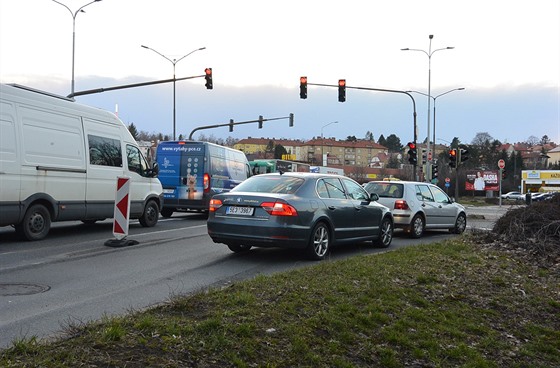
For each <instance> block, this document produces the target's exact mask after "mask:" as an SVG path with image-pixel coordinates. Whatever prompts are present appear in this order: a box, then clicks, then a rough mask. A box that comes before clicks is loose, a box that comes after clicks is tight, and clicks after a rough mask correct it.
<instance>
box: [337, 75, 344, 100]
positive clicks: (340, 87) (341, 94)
mask: <svg viewBox="0 0 560 368" xmlns="http://www.w3.org/2000/svg"><path fill="white" fill-rule="evenodd" d="M344 101H346V79H339V80H338V102H344Z"/></svg>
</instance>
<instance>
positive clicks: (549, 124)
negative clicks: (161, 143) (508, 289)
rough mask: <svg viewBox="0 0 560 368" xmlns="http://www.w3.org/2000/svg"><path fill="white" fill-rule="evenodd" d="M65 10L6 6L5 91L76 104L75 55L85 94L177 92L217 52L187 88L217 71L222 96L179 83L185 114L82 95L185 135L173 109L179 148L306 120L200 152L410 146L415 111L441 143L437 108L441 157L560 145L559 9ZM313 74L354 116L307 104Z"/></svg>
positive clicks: (177, 6) (237, 5) (378, 5)
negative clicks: (457, 146)
mask: <svg viewBox="0 0 560 368" xmlns="http://www.w3.org/2000/svg"><path fill="white" fill-rule="evenodd" d="M59 2H60V3H62V4H64V5H66V6H67V7H68V8H69V9H70V10H69V9H67V8H65V7H64V6H63V5H61V4H58V3H56V2H54V1H52V0H0V82H1V83H17V84H23V85H26V86H30V87H33V88H37V89H41V90H46V91H49V92H52V93H57V94H61V95H65V96H66V95H68V94H70V92H71V80H72V53H73V50H74V53H75V61H74V72H75V90H76V91H84V90H90V89H97V88H108V87H114V86H120V85H126V84H133V83H142V82H149V81H156V80H163V79H170V78H172V77H173V70H174V68H173V63H172V61H173V60H179V59H181V58H182V57H183V56H185V55H187V54H189V53H191V52H192V51H194V50H196V49H199V48H202V47H205V49H204V50H200V51H194V52H192V53H191V54H190V55H188V56H186V57H185V58H184V59H181V60H180V61H177V62H176V64H175V75H176V77H177V78H182V77H193V76H201V75H203V74H204V69H205V68H207V67H211V68H212V70H213V84H214V89H213V90H207V89H206V88H205V86H204V78H201V77H197V78H193V79H188V80H183V81H178V82H176V91H175V100H174V99H173V84H172V83H167V84H157V85H150V86H143V87H138V88H131V89H121V90H115V91H106V92H103V93H98V94H90V95H86V96H78V97H76V101H77V102H80V103H84V104H88V105H92V106H96V107H99V108H102V109H105V110H109V111H113V112H117V113H118V115H119V117H120V118H121V119H122V120H123V122H124V123H125V124H127V125H128V124H131V123H134V125H135V126H136V127H137V129H138V130H140V131H145V132H148V133H152V132H156V133H159V132H161V133H163V134H166V135H170V136H172V133H173V106H174V101H175V112H176V123H175V126H176V132H177V136H179V134H182V135H183V136H185V137H188V136H189V135H190V133H191V132H192V130H194V129H195V128H198V127H202V126H208V125H217V124H225V123H228V122H229V121H230V119H233V120H234V121H236V122H243V121H250V120H256V119H258V117H259V115H262V116H263V117H264V118H265V119H275V118H283V117H287V116H289V114H290V113H293V114H294V126H293V127H289V126H288V119H278V120H271V121H267V122H265V123H264V126H263V129H258V128H257V125H256V124H244V125H239V126H236V127H235V129H234V131H233V132H231V133H230V132H229V130H228V129H227V128H225V127H222V128H217V129H211V130H202V131H199V132H197V133H195V134H194V138H197V136H198V134H199V133H203V134H204V135H206V136H210V135H212V136H214V137H217V138H227V137H229V136H231V137H233V138H236V139H241V138H246V137H259V138H260V137H266V138H277V139H280V138H285V139H302V140H307V139H311V138H313V137H320V136H321V135H324V136H325V137H335V138H337V139H346V137H348V136H356V137H357V138H364V137H365V135H366V132H368V131H369V132H371V133H373V136H374V139H376V140H377V139H378V138H379V137H380V136H381V135H383V136H385V137H387V136H389V135H391V134H396V135H397V136H398V137H399V138H400V139H401V143H403V144H406V142H408V141H412V140H413V136H414V114H413V113H414V111H416V113H417V117H416V132H417V136H418V141H419V142H420V141H423V140H424V139H425V137H426V135H427V134H428V126H429V127H430V137H431V138H432V139H433V134H434V121H433V118H434V99H433V98H434V97H435V133H436V142H437V143H443V144H446V143H448V142H450V141H452V140H453V138H454V137H458V138H459V139H460V141H461V142H463V143H467V144H468V143H471V141H472V140H473V139H474V138H475V136H476V134H477V133H488V134H489V135H490V136H491V137H493V138H494V139H498V140H500V141H501V142H504V143H506V142H507V143H515V142H521V141H526V140H527V139H528V138H529V137H531V136H533V137H536V138H538V139H541V138H542V137H543V136H545V135H546V136H548V138H549V139H551V140H552V141H554V142H556V143H559V144H560V1H558V0H537V1H535V0H492V1H484V0H470V1H455V0H442V1H439V0H422V1H419V0H392V1H380V0H347V1H344V2H342V1H331V0H282V1H262V0H260V1H259V0H237V1H231V0H206V1H196V2H195V1H186V0H158V1H154V0H150V1H148V0H134V1H133V0H102V1H99V2H94V3H92V4H89V5H87V6H86V7H85V8H83V10H84V11H85V12H78V13H76V12H77V10H78V9H79V8H80V7H81V6H83V5H86V4H88V3H90V0H84V1H82V0H59ZM74 15H75V17H74ZM73 20H75V47H74V48H73V47H72V40H73V37H72V36H73V32H72V31H73ZM429 35H433V38H432V40H431V43H430V38H429ZM141 45H146V46H148V47H150V48H151V50H150V49H146V48H142V47H141ZM447 47H454V48H453V49H446V48H447ZM403 48H410V49H415V50H416V51H414V50H411V51H402V50H401V49H403ZM153 50H155V51H157V53H156V52H154V51H153ZM158 53H159V54H161V55H164V56H165V57H166V58H167V59H166V58H164V57H163V56H161V55H158ZM429 55H431V56H429ZM300 76H307V77H308V83H310V84H328V85H336V84H337V83H338V80H339V79H346V84H347V86H348V87H349V89H348V90H347V92H346V102H344V103H340V102H338V99H337V96H338V92H337V89H336V88H334V87H320V86H313V85H310V86H309V87H308V98H307V99H305V100H303V99H300V98H299V79H300ZM350 87H359V88H371V89H385V90H391V91H401V92H382V91H372V90H363V89H353V88H350ZM458 88H464V90H456V89H458ZM428 89H429V91H430V94H431V96H432V99H430V108H429V109H428V97H426V96H425V95H427V94H428ZM404 91H418V92H421V93H423V94H424V95H422V94H421V93H416V92H411V93H410V95H411V96H413V98H410V97H409V96H408V95H407V94H406V93H402V92H404ZM448 91H451V92H449V93H447V92H448ZM428 111H429V115H430V122H429V123H428ZM334 122H337V123H334Z"/></svg>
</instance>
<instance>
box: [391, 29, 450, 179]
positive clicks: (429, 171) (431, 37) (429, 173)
mask: <svg viewBox="0 0 560 368" xmlns="http://www.w3.org/2000/svg"><path fill="white" fill-rule="evenodd" d="M429 38H430V47H429V49H428V51H427V52H426V51H425V50H421V49H410V48H405V49H401V51H420V52H423V53H424V54H426V56H428V134H427V139H426V140H427V146H426V151H427V152H430V102H431V101H430V97H431V96H432V94H431V84H432V55H433V54H435V53H436V52H437V51H441V50H452V49H454V47H450V46H448V47H443V48H441V49H435V50H433V51H432V39H433V38H434V35H429ZM434 144H435V142H434ZM430 169H431V167H430V161H429V160H427V161H426V174H427V175H426V177H427V178H428V177H429V176H431V170H430Z"/></svg>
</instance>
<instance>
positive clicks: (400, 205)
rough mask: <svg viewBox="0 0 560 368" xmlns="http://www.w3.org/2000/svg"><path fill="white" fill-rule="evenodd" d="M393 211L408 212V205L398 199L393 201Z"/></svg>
mask: <svg viewBox="0 0 560 368" xmlns="http://www.w3.org/2000/svg"><path fill="white" fill-rule="evenodd" d="M395 209H396V210H408V209H410V207H408V203H406V201H405V200H404V199H399V200H396V201H395Z"/></svg>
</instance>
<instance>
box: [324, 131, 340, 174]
mask: <svg viewBox="0 0 560 368" xmlns="http://www.w3.org/2000/svg"><path fill="white" fill-rule="evenodd" d="M331 124H338V121H331V122H330V123H328V124H325V125H323V126H322V127H321V165H322V166H328V165H327V164H328V158H327V156H326V155H325V153H324V152H323V151H324V148H325V147H324V146H325V145H324V138H323V129H324V128H326V127H328V126H329V125H331Z"/></svg>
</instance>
